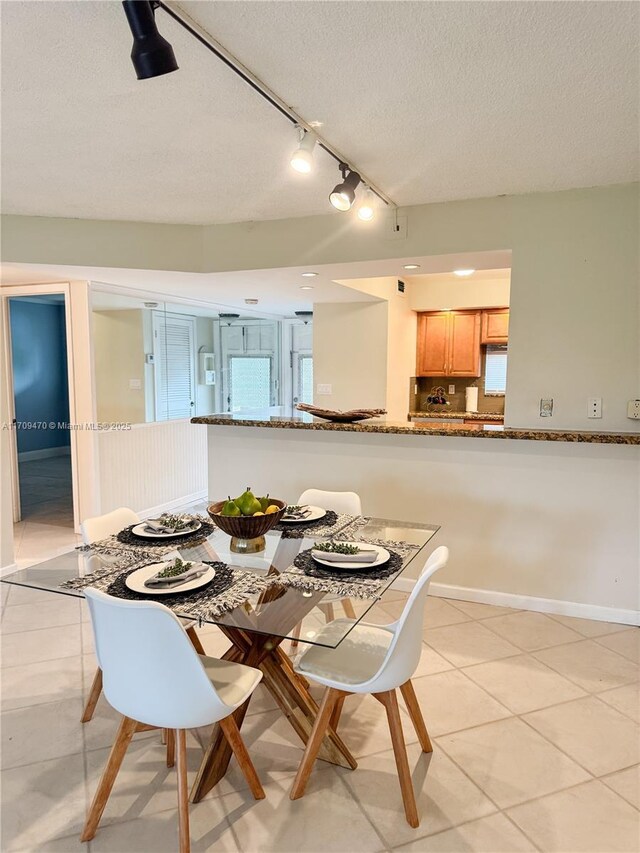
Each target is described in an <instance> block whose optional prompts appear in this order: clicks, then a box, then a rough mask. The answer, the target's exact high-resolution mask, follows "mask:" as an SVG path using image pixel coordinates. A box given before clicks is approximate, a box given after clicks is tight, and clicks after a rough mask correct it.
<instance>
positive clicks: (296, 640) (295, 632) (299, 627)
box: [291, 622, 302, 649]
mask: <svg viewBox="0 0 640 853" xmlns="http://www.w3.org/2000/svg"><path fill="white" fill-rule="evenodd" d="M300 631H302V622H298V624H297V625H296V627H295V628H294V629H293V631H292V632H291V633H292V634H293V637H292V638H291V648H292V649H297V648H298V643H299V642H300Z"/></svg>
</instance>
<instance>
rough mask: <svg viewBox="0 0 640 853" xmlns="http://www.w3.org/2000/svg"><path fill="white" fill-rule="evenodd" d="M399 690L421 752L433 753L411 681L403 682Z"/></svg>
mask: <svg viewBox="0 0 640 853" xmlns="http://www.w3.org/2000/svg"><path fill="white" fill-rule="evenodd" d="M400 690H401V692H402V695H403V697H404V701H405V704H406V706H407V711H408V712H409V716H410V717H411V722H412V723H413V727H414V729H415V730H416V734H417V735H418V740H419V741H420V746H421V747H422V751H423V752H433V746H432V745H431V739H430V738H429V732H428V731H427V727H426V725H425V722H424V717H423V716H422V711H421V710H420V705H419V704H418V697H417V696H416V691H415V690H414V689H413V684H412V683H411V680H409V681H405V683H404V684H403V685H402V687H401V688H400Z"/></svg>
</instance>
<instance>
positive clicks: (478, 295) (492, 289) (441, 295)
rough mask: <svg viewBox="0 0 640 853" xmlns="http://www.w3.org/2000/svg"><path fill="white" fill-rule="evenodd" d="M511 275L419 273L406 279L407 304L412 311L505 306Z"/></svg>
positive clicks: (508, 294) (507, 301) (507, 299)
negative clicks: (460, 276)
mask: <svg viewBox="0 0 640 853" xmlns="http://www.w3.org/2000/svg"><path fill="white" fill-rule="evenodd" d="M510 289H511V284H510V277H508V276H507V277H503V278H494V279H491V278H484V277H481V276H470V277H469V278H458V279H454V278H453V277H452V276H451V275H448V276H439V275H430V276H418V277H414V278H409V279H407V293H408V295H409V304H410V306H411V307H412V308H413V310H414V311H443V310H447V309H455V308H505V307H506V306H507V305H509V297H510Z"/></svg>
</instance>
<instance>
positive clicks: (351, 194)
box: [329, 163, 362, 211]
mask: <svg viewBox="0 0 640 853" xmlns="http://www.w3.org/2000/svg"><path fill="white" fill-rule="evenodd" d="M338 168H339V169H340V174H341V175H342V183H341V184H337V185H336V186H335V187H334V188H333V190H332V191H331V193H330V194H329V201H330V202H331V204H332V205H333V206H334V207H335V208H336V210H342V211H344V210H350V209H351V206H352V205H353V202H354V201H355V200H356V188H357V186H358V184H359V183H360V181H361V180H362V178H361V177H360V175H359V174H358V173H357V172H354V171H351V170H350V169H349V167H348V166H347V164H346V163H340V166H339V167H338ZM347 172H348V174H347Z"/></svg>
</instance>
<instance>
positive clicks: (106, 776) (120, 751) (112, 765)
mask: <svg viewBox="0 0 640 853" xmlns="http://www.w3.org/2000/svg"><path fill="white" fill-rule="evenodd" d="M136 726H137V723H136V721H135V720H132V719H131V718H130V717H123V718H122V722H121V723H120V728H119V729H118V733H117V735H116V739H115V741H114V742H113V746H112V747H111V752H110V753H109V758H108V759H107V766H106V767H105V768H104V773H103V774H102V778H101V779H100V783H99V785H98V790H97V791H96V793H95V796H94V798H93V802H92V803H91V807H90V808H89V813H88V814H87V819H86V821H85V824H84V829H83V830H82V835H81V836H80V841H91V839H92V838H93V837H94V835H95V834H96V830H97V829H98V824H99V823H100V818H101V817H102V813H103V812H104V809H105V806H106V805H107V800H108V799H109V794H110V793H111V789H112V788H113V783H114V782H115V781H116V776H117V775H118V771H119V770H120V765H121V764H122V759H123V758H124V755H125V753H126V751H127V747H128V746H129V744H130V743H131V738H132V737H133V734H134V732H135V730H136Z"/></svg>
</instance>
